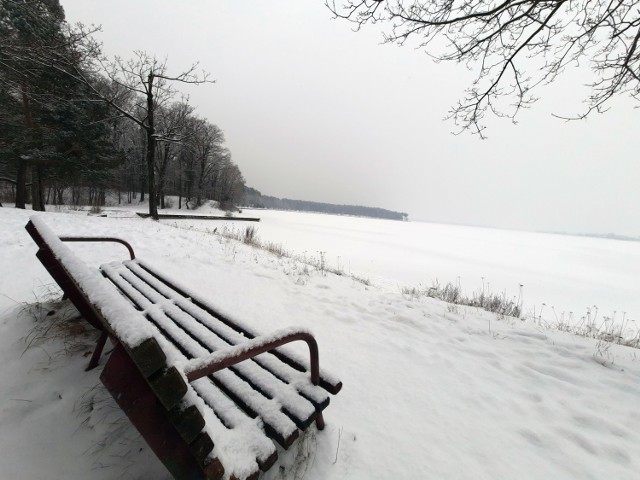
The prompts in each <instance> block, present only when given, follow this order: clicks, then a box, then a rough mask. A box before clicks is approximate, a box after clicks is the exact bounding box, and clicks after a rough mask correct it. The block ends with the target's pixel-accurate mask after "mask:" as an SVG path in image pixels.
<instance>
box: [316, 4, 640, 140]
mask: <svg viewBox="0 0 640 480" xmlns="http://www.w3.org/2000/svg"><path fill="white" fill-rule="evenodd" d="M327 6H328V7H329V9H330V10H331V11H332V12H333V14H334V15H335V16H336V17H338V18H342V19H346V20H348V21H351V22H353V23H354V24H355V27H356V29H360V28H361V27H362V26H363V25H365V24H374V23H382V24H384V25H387V26H388V27H389V28H388V30H387V32H386V33H385V34H384V40H385V42H389V43H397V44H400V45H404V44H405V43H407V42H409V41H411V42H413V44H414V45H416V46H417V47H418V48H420V49H423V50H425V51H426V52H427V53H428V54H429V55H430V56H432V57H433V58H434V59H435V60H436V61H443V60H453V61H455V62H463V63H466V64H467V65H469V66H470V67H475V68H477V73H476V78H475V80H474V82H473V83H472V85H471V86H470V87H469V88H468V89H467V90H466V92H465V95H464V97H463V98H462V99H461V100H460V101H459V102H458V104H457V105H455V106H454V107H452V108H451V110H450V112H449V118H452V119H453V120H454V121H455V122H456V124H457V125H459V126H460V127H461V129H462V130H465V129H470V130H472V131H473V133H477V134H479V135H480V136H481V137H482V136H483V130H484V128H485V127H484V126H483V120H484V116H485V114H486V112H487V111H489V112H492V113H493V114H495V115H498V116H503V117H508V118H510V119H512V120H513V119H514V118H515V117H516V115H517V114H518V112H519V111H520V109H522V108H524V107H527V106H529V105H530V104H532V103H533V102H535V101H536V100H537V98H536V97H535V96H534V94H533V91H534V89H535V87H537V86H539V85H542V84H547V83H550V82H552V81H553V80H555V79H556V78H557V76H558V75H559V74H561V73H562V72H563V71H564V70H565V67H567V66H569V65H578V64H582V63H587V64H589V65H590V66H591V68H592V70H593V72H594V80H593V81H592V82H591V83H590V85H589V86H590V87H591V94H590V95H589V97H588V98H587V99H585V101H586V109H585V110H584V111H583V112H581V113H579V114H577V115H575V116H574V117H572V119H577V118H584V117H586V116H587V115H589V114H590V113H592V112H602V111H604V110H606V108H607V104H608V102H609V100H610V99H611V98H612V97H614V96H615V95H616V94H621V93H627V94H630V95H631V96H632V97H634V98H635V99H636V100H638V99H639V98H640V45H638V44H639V42H640V2H638V1H630V0H491V1H483V0H437V1H426V0H344V1H341V2H340V5H339V6H337V5H336V1H335V0H327ZM504 99H507V100H508V101H509V102H510V103H509V104H508V105H505V104H504V101H501V100H504Z"/></svg>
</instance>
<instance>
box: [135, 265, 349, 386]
mask: <svg viewBox="0 0 640 480" xmlns="http://www.w3.org/2000/svg"><path fill="white" fill-rule="evenodd" d="M132 263H133V264H135V265H136V266H138V267H140V268H141V269H143V270H145V271H146V272H148V273H149V274H150V275H152V276H153V277H154V278H155V279H156V280H158V281H159V282H160V283H162V284H164V285H165V286H167V287H168V288H169V289H170V290H173V291H175V292H177V293H179V294H180V295H181V296H182V297H184V298H186V299H190V302H192V304H193V305H194V306H196V307H198V308H200V309H201V310H203V311H205V312H207V313H209V314H210V315H211V316H212V317H213V318H215V319H216V320H217V322H219V323H221V324H222V325H225V326H227V327H228V328H230V329H231V330H233V331H234V332H237V333H239V334H240V335H241V336H242V337H244V338H255V337H256V336H258V334H257V333H256V332H255V331H254V330H253V329H251V328H250V327H249V326H248V325H244V324H240V322H238V321H231V320H229V319H228V318H227V317H225V316H224V315H222V314H221V313H220V312H218V311H216V310H215V309H214V308H213V307H211V306H210V305H209V304H207V302H206V301H204V300H201V299H199V298H197V296H195V295H192V294H191V293H190V292H189V291H188V289H187V288H186V287H184V286H182V285H180V286H178V285H176V283H175V282H168V281H167V280H166V279H165V278H163V276H162V275H161V273H160V272H158V271H157V270H156V269H155V268H154V267H153V266H152V265H150V264H149V263H148V262H145V261H144V260H142V259H136V260H135V261H126V262H123V264H124V265H130V264H132ZM272 353H273V355H274V356H276V357H277V358H278V359H280V360H281V361H282V362H283V363H285V364H286V365H288V366H290V367H291V368H293V369H295V370H296V371H298V372H308V371H309V369H310V367H309V364H308V362H307V360H306V359H305V358H303V357H298V356H296V355H292V354H291V353H290V352H288V351H284V350H283V349H280V348H277V349H275V351H273V352H272ZM320 386H321V387H322V388H323V389H325V390H326V391H328V392H329V393H331V394H333V395H336V394H337V393H338V392H340V390H341V389H342V382H341V381H340V380H339V379H338V378H336V377H334V376H333V375H331V374H330V373H329V372H327V371H325V370H323V369H322V368H321V369H320Z"/></svg>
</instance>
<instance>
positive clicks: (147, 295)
mask: <svg viewBox="0 0 640 480" xmlns="http://www.w3.org/2000/svg"><path fill="white" fill-rule="evenodd" d="M105 272H106V274H107V276H108V277H109V278H110V279H111V280H112V281H114V282H116V284H117V285H118V287H119V288H120V289H122V290H124V291H126V292H127V293H128V294H129V295H130V296H131V297H132V298H133V299H134V300H135V301H137V302H138V307H139V308H141V309H145V310H146V309H150V311H154V310H151V309H152V308H155V307H152V306H153V305H154V302H157V303H156V307H159V308H161V309H162V310H163V311H164V312H165V314H167V315H169V317H170V322H168V323H167V322H165V324H167V325H169V326H172V325H173V324H174V323H175V324H179V325H180V326H181V327H182V328H183V329H184V330H185V332H187V334H188V335H190V336H191V337H192V338H194V339H197V340H196V341H197V342H198V343H199V344H200V346H202V347H206V349H207V350H206V353H195V352H191V353H190V355H191V356H194V357H197V356H201V355H206V354H208V353H210V352H212V351H216V350H219V349H223V348H225V347H228V346H229V345H230V344H237V343H235V342H234V343H231V342H230V341H229V340H223V339H221V338H220V337H219V336H217V335H215V334H214V332H212V330H211V329H209V328H207V327H205V325H204V323H203V321H202V320H201V319H199V320H200V322H198V321H196V319H195V318H194V316H196V315H198V314H199V315H198V316H201V315H202V314H206V315H209V314H208V313H207V312H204V311H200V312H193V311H191V312H189V315H187V314H186V313H185V312H184V311H183V310H182V309H180V307H179V306H177V305H174V303H178V304H179V305H180V304H183V303H184V301H180V299H168V298H167V296H166V295H167V294H166V293H164V292H163V293H161V292H157V291H155V290H153V289H152V287H151V286H150V285H148V284H146V283H143V284H140V283H138V285H137V286H134V284H135V283H136V281H135V279H132V278H131V275H132V273H131V272H127V271H126V270H124V268H120V269H117V270H116V269H113V268H110V267H107V268H106V269H105ZM144 280H147V279H146V278H145V279H144ZM170 300H172V301H173V303H169V302H170ZM236 335H237V334H236ZM227 336H228V335H227ZM185 338H186V337H185ZM243 340H246V339H244V338H243ZM187 341H188V339H187ZM265 356H266V355H259V356H257V357H254V360H255V363H254V362H243V363H242V364H239V365H236V366H234V367H232V370H234V371H236V373H237V374H238V375H239V376H241V377H242V378H243V379H245V380H246V381H248V382H249V383H250V384H252V386H253V387H254V388H257V389H258V390H260V391H261V392H263V393H264V394H265V395H267V396H269V397H272V398H273V397H275V398H277V399H278V401H280V402H281V403H282V404H283V410H284V411H286V412H287V413H288V414H290V415H291V416H292V417H293V419H294V421H295V422H296V423H297V425H298V426H299V427H301V428H306V427H307V426H308V425H309V424H310V423H311V422H312V421H313V418H314V414H315V412H316V411H321V410H322V409H323V408H325V407H326V406H327V405H328V403H329V398H328V395H327V394H326V393H325V392H323V391H322V390H320V389H319V388H317V387H314V386H313V385H311V384H310V382H309V381H308V376H307V377H305V376H304V375H303V374H300V373H299V372H295V373H292V369H291V368H290V367H288V366H286V365H282V367H281V368H280V369H279V374H278V373H277V374H276V375H275V377H276V378H280V382H281V383H278V382H274V374H273V371H269V370H278V369H276V368H271V369H269V368H266V367H265V363H266V362H260V361H259V359H261V358H262V357H265ZM187 357H189V355H187ZM271 357H272V356H271ZM273 359H275V357H273ZM256 363H257V364H258V365H260V366H258V365H256ZM271 365H272V367H273V361H272V362H271ZM264 368H266V369H267V370H268V372H266V371H264V370H263V369H264ZM287 370H288V371H287ZM282 377H284V379H283V378H282ZM295 377H297V378H296V380H295V382H291V381H292V380H294V378H295ZM287 380H289V381H287ZM300 395H302V396H303V397H305V398H307V399H308V400H309V401H310V403H311V405H307V404H306V403H304V402H302V401H301V398H300ZM312 407H313V408H312Z"/></svg>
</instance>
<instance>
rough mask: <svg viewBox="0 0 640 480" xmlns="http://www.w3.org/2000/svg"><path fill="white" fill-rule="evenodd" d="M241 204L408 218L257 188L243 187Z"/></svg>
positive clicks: (407, 215)
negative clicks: (281, 196)
mask: <svg viewBox="0 0 640 480" xmlns="http://www.w3.org/2000/svg"><path fill="white" fill-rule="evenodd" d="M242 202H243V204H244V205H245V206H247V207H253V208H270V209H273V210H298V211H305V212H317V213H331V214H335V215H355V216H359V217H372V218H386V219H390V220H404V221H406V220H408V219H409V214H408V213H404V212H394V211H392V210H385V209H384V208H375V207H363V206H360V205H334V204H331V203H321V202H308V201H305V200H291V199H289V198H277V197H271V196H269V195H262V193H260V192H259V191H258V190H256V189H255V188H251V187H245V190H244V198H243V200H242Z"/></svg>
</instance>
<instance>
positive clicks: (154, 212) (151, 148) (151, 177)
mask: <svg viewBox="0 0 640 480" xmlns="http://www.w3.org/2000/svg"><path fill="white" fill-rule="evenodd" d="M148 80H149V84H148V86H147V119H148V121H149V124H148V126H147V172H148V179H147V183H148V187H149V215H151V218H153V219H154V220H158V204H157V200H158V198H157V195H156V179H155V158H156V138H155V136H154V134H155V128H154V121H153V72H150V73H149V77H148Z"/></svg>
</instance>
